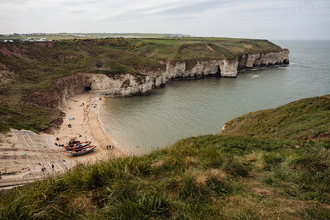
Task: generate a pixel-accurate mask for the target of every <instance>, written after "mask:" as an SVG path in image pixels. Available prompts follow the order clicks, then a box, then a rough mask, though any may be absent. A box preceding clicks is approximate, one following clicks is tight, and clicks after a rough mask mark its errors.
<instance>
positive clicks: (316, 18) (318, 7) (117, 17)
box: [0, 0, 330, 39]
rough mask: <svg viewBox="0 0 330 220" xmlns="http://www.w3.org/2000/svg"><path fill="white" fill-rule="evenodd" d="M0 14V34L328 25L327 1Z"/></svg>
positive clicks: (184, 1)
mask: <svg viewBox="0 0 330 220" xmlns="http://www.w3.org/2000/svg"><path fill="white" fill-rule="evenodd" d="M0 16H1V18H2V19H1V20H2V21H4V22H1V23H0V30H1V32H2V33H12V32H13V31H15V32H20V33H23V32H24V33H26V32H36V31H37V32H61V31H63V30H64V29H65V31H67V32H108V31H113V32H141V31H143V32H151V33H155V32H157V31H162V30H164V31H166V32H170V33H171V32H174V33H188V34H193V35H202V36H205V35H210V36H225V35H226V36H232V37H240V36H249V37H251V38H269V35H268V34H267V33H274V29H275V30H276V31H277V32H276V31H275V33H277V34H276V35H277V36H281V34H280V32H283V34H282V36H288V34H287V32H290V33H291V32H292V31H291V30H290V28H291V29H292V28H293V27H294V29H295V30H296V31H297V29H299V33H300V34H299V35H295V33H293V32H292V33H291V35H290V36H295V37H296V38H301V33H305V36H310V37H312V38H315V39H316V38H325V39H330V34H329V31H324V29H328V28H327V27H329V26H330V2H329V1H322V0H321V1H310V0H299V1H298V0H276V1H275V0H270V1H262V0H245V1H243V0H236V1H229V0H207V1H205V0H167V1H165V0H157V1H154V0H135V1H133V0H72V1H66V0H65V1H64V0H52V1H48V0H24V1H23V0H0ZM312 26H314V27H313V33H308V32H309V31H308V28H309V27H310V28H311V27H312ZM315 27H318V28H315ZM164 31H162V33H164ZM284 32H286V33H284ZM258 36H260V37H258Z"/></svg>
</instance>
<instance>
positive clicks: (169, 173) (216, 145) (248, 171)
mask: <svg viewBox="0 0 330 220" xmlns="http://www.w3.org/2000/svg"><path fill="white" fill-rule="evenodd" d="M294 146H295V142H291V141H284V142H279V141H277V140H272V139H264V138H255V137H241V136H224V135H206V136H200V137H193V138H188V139H184V140H181V141H179V142H177V143H175V144H174V145H173V146H171V147H169V148H168V149H164V150H160V151H155V152H152V153H150V154H148V155H144V156H139V157H137V156H133V157H125V158H119V159H116V160H109V161H107V162H100V163H97V164H88V165H85V166H78V167H76V168H75V169H74V170H71V171H68V172H67V173H66V174H65V175H62V176H59V177H57V178H48V179H46V180H44V181H40V182H36V183H33V184H29V185H26V186H24V187H20V188H16V189H12V190H10V191H4V192H2V193H1V194H0V204H1V208H0V218H1V219H13V218H15V219H23V218H35V219H45V218H50V219H54V218H55V219H68V218H70V219H78V218H85V219H89V218H97V219H181V218H183V219H205V218H208V219H221V218H224V219H239V218H243V219H251V218H252V219H261V218H263V219H273V218H276V219H277V218H280V219H304V218H309V219H326V218H327V216H328V215H329V213H330V206H329V203H330V191H329V187H327V186H328V184H329V183H330V178H329V174H330V173H329V167H330V162H329V161H330V152H329V150H328V149H326V148H324V143H323V142H305V143H304V144H303V145H302V146H301V148H299V149H296V148H295V147H294ZM321 155H322V156H321Z"/></svg>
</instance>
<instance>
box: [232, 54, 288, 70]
mask: <svg viewBox="0 0 330 220" xmlns="http://www.w3.org/2000/svg"><path fill="white" fill-rule="evenodd" d="M289 53H290V51H289V50H288V49H283V50H281V51H280V52H270V53H263V54H246V55H242V56H241V57H239V58H238V59H237V60H238V68H239V69H241V70H244V69H250V68H255V67H264V66H271V65H281V64H289Z"/></svg>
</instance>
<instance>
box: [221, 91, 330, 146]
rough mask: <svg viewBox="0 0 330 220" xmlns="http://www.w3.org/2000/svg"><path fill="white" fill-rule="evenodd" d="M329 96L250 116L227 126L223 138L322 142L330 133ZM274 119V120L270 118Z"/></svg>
mask: <svg viewBox="0 0 330 220" xmlns="http://www.w3.org/2000/svg"><path fill="white" fill-rule="evenodd" d="M329 110H330V95H326V96H321V97H315V98H307V99H302V100H298V101H295V102H292V103H290V104H287V105H283V106H280V107H278V108H275V109H268V110H262V111H257V112H251V113H248V114H245V115H243V116H241V117H238V118H235V119H233V120H231V121H229V122H228V123H226V128H225V130H223V131H222V132H221V134H223V135H233V134H235V135H236V134H239V135H247V136H256V137H270V138H277V139H290V140H297V141H298V140H308V139H314V140H315V139H322V138H323V137H326V136H328V135H329V132H330V111H329ZM269 115H272V117H269Z"/></svg>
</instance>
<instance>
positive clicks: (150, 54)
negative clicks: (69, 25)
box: [0, 38, 288, 132]
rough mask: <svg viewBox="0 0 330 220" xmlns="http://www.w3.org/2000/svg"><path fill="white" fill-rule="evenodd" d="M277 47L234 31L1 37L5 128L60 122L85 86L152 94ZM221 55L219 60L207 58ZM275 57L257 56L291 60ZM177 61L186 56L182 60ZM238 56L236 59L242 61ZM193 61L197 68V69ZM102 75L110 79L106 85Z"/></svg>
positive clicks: (0, 101)
mask: <svg viewBox="0 0 330 220" xmlns="http://www.w3.org/2000/svg"><path fill="white" fill-rule="evenodd" d="M279 51H281V48H280V47H279V46H277V45H275V44H273V43H271V42H269V41H267V40H249V39H230V38H168V39H141V38H137V39H130V40H126V39H123V38H120V39H83V40H76V41H74V40H68V39H67V41H59V42H18V41H17V42H13V43H1V44H0V132H3V131H8V130H9V127H12V128H17V129H22V128H24V129H29V130H34V131H41V130H44V129H47V128H49V127H51V126H54V125H57V124H60V123H61V117H62V114H61V111H60V110H59V109H60V106H61V105H62V104H63V103H61V100H65V99H66V98H68V96H69V94H75V93H81V92H82V91H83V90H84V89H91V90H95V91H96V92H100V93H102V94H106V93H111V94H112V95H118V96H130V95H137V94H146V93H149V92H150V91H151V88H152V87H160V86H164V85H165V81H166V80H168V79H172V78H175V77H179V78H191V77H197V78H198V77H204V76H207V75H216V74H218V75H219V74H220V72H219V71H220V69H219V68H223V71H224V72H225V71H227V69H228V68H227V66H228V64H227V63H225V61H226V60H231V59H238V58H239V57H241V56H243V55H244V54H245V55H246V54H260V53H271V52H279ZM219 59H221V60H222V61H221V62H220V61H219V62H220V63H214V61H212V62H213V63H211V64H209V63H207V62H208V60H219ZM277 59H278V58H277V57H276V56H275V58H274V57H273V59H271V60H269V58H268V57H267V58H266V59H264V60H265V63H260V62H259V61H260V60H262V59H261V58H255V60H256V62H258V64H256V65H260V66H263V65H271V64H278V63H281V62H282V61H283V63H287V62H288V60H287V58H285V57H284V58H283V57H281V56H280V59H281V61H278V60H277ZM246 60H248V59H246ZM202 61H206V63H201V62H202ZM161 62H167V64H166V65H165V64H164V63H161ZM177 62H183V63H181V64H179V65H180V67H176V66H175V65H176V63H177ZM170 63H173V65H174V66H171V64H170ZM234 64H236V65H238V61H235V62H234ZM249 65H250V66H251V67H252V66H253V67H254V66H255V64H253V65H252V64H251V63H250V64H249ZM195 66H196V67H195ZM193 68H195V69H198V71H199V72H196V71H195V72H194V71H192V69H193ZM225 68H227V69H225ZM235 68H236V69H235ZM238 68H241V67H236V66H235V65H233V67H232V69H233V71H234V75H233V77H235V71H236V73H237V69H238ZM168 69H170V70H171V71H172V72H171V71H167V70H168ZM204 69H205V71H204ZM229 69H230V68H229ZM201 70H203V71H202V72H201ZM230 71H232V70H230ZM177 73H180V74H181V75H180V74H177ZM182 73H184V74H185V75H182ZM175 74H177V75H175ZM102 75H103V76H102ZM71 76H72V77H71ZM70 77H71V78H70ZM93 77H94V78H93ZM229 77H231V75H229ZM96 81H103V82H104V81H109V83H108V84H106V85H100V84H97V83H95V82H96ZM64 82H66V84H65V85H64ZM62 85H63V86H62ZM91 87H92V88H91ZM70 89H71V90H70ZM69 90H70V91H69ZM65 91H68V92H67V93H68V94H66V93H65ZM64 93H65V94H64Z"/></svg>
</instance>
